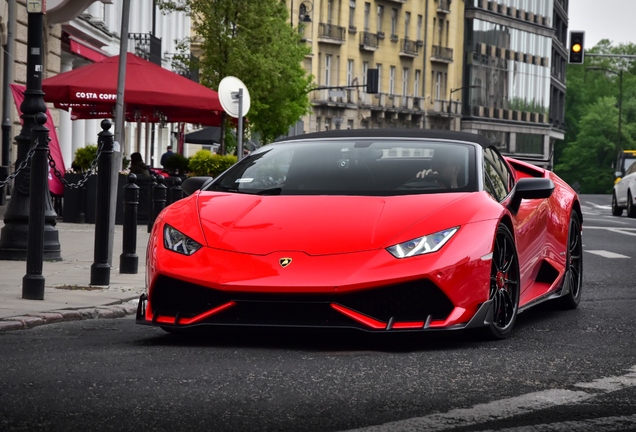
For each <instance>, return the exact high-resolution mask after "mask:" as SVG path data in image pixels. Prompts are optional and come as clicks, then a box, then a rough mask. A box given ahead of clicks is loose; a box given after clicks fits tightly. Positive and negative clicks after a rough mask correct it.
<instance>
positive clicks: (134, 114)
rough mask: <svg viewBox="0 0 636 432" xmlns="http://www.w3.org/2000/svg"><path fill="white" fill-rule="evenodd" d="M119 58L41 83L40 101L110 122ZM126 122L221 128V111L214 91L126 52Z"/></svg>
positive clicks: (103, 61)
mask: <svg viewBox="0 0 636 432" xmlns="http://www.w3.org/2000/svg"><path fill="white" fill-rule="evenodd" d="M118 71H119V56H113V57H108V58H106V59H104V60H101V61H99V62H96V63H93V64H90V65H87V66H82V67H80V68H77V69H73V70H72V71H69V72H65V73H61V74H59V75H56V76H53V77H51V78H47V79H45V80H43V81H42V90H43V91H44V93H45V95H44V100H45V101H46V102H51V103H54V104H55V106H56V107H58V108H62V109H66V110H68V109H69V107H70V108H71V109H70V110H71V116H72V117H73V118H104V117H113V116H114V115H113V113H114V107H115V102H116V99H117V77H118V73H119V72H118ZM124 102H125V107H126V119H127V120H136V119H138V118H141V120H142V121H148V122H159V121H166V122H188V123H199V124H203V125H208V126H218V125H220V123H221V113H222V112H223V107H222V106H221V103H220V102H219V97H218V94H217V92H216V91H215V90H212V89H210V88H208V87H205V86H203V85H201V84H199V83H196V82H194V81H191V80H189V79H187V78H185V77H182V76H181V75H178V74H176V73H174V72H172V71H169V70H167V69H164V68H162V67H160V66H157V65H155V64H154V63H151V62H149V61H147V60H144V59H142V58H140V57H137V56H135V55H134V54H131V53H128V54H127V56H126V80H125V86H124Z"/></svg>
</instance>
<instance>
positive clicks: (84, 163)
mask: <svg viewBox="0 0 636 432" xmlns="http://www.w3.org/2000/svg"><path fill="white" fill-rule="evenodd" d="M96 157H97V145H96V144H87V145H86V146H85V147H82V148H78V149H77V150H75V159H74V160H73V164H72V168H73V170H74V171H77V172H80V173H84V172H86V171H88V169H89V168H90V167H91V164H92V163H93V161H94V160H95V158H96Z"/></svg>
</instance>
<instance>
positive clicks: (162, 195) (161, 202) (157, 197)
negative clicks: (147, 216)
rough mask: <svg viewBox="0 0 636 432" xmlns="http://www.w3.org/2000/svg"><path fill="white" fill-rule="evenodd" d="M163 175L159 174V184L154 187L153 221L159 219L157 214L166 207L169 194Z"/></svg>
mask: <svg viewBox="0 0 636 432" xmlns="http://www.w3.org/2000/svg"><path fill="white" fill-rule="evenodd" d="M164 183H165V179H164V178H163V176H157V185H156V186H154V187H153V188H152V223H153V224H154V223H155V221H156V220H157V216H159V213H161V210H163V209H164V208H166V197H167V196H168V188H167V187H166V185H165V184H164Z"/></svg>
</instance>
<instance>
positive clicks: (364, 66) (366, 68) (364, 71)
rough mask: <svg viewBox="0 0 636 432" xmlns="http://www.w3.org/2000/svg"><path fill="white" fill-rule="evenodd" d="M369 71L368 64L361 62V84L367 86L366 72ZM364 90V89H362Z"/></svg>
mask: <svg viewBox="0 0 636 432" xmlns="http://www.w3.org/2000/svg"><path fill="white" fill-rule="evenodd" d="M368 70H369V62H362V84H364V85H367V71H368ZM363 88H366V87H363Z"/></svg>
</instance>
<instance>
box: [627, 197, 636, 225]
mask: <svg viewBox="0 0 636 432" xmlns="http://www.w3.org/2000/svg"><path fill="white" fill-rule="evenodd" d="M627 216H629V217H630V218H636V206H635V205H634V198H632V193H631V191H627Z"/></svg>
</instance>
